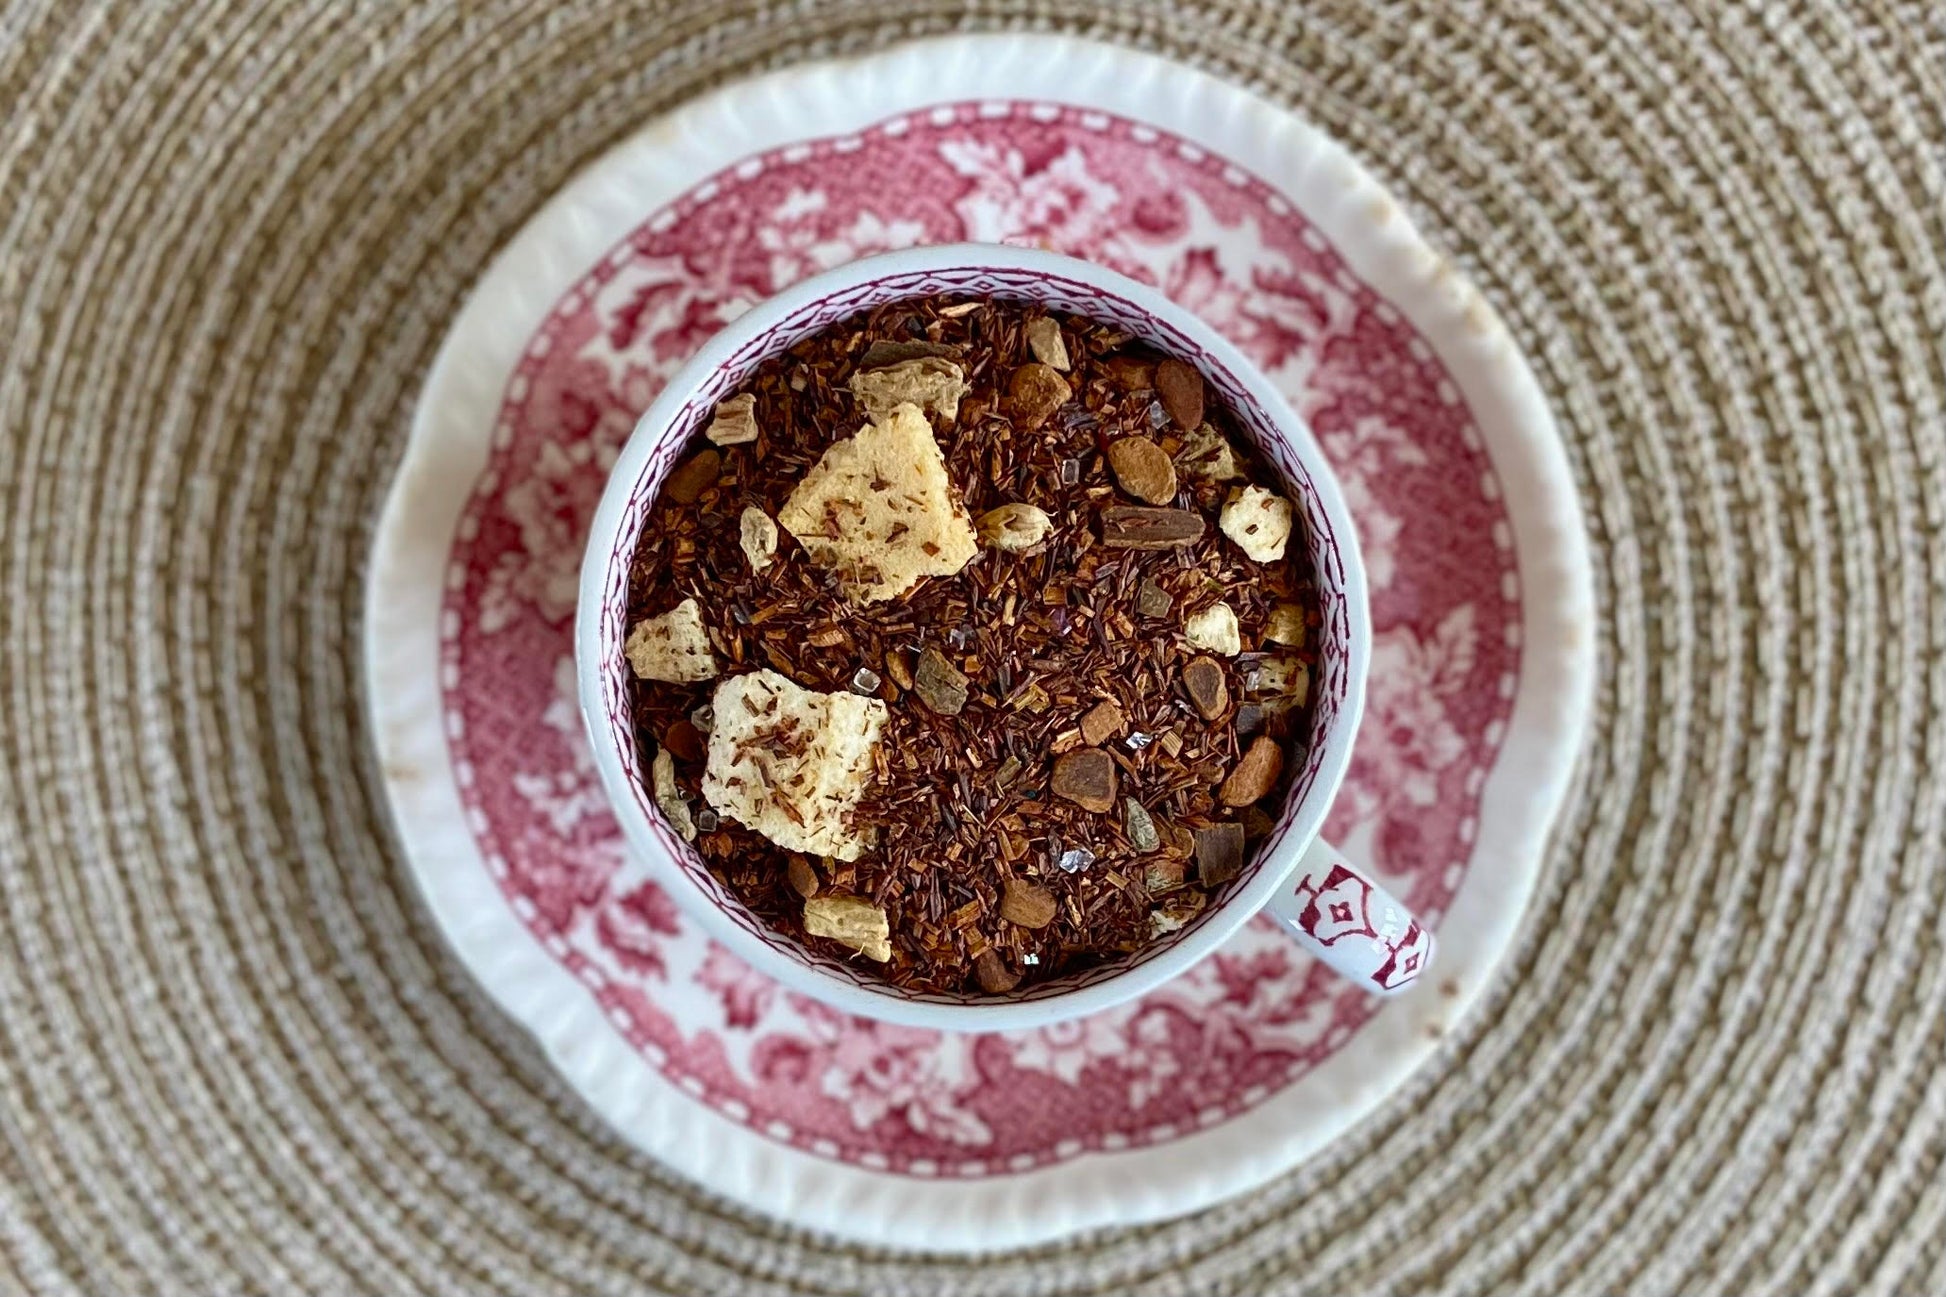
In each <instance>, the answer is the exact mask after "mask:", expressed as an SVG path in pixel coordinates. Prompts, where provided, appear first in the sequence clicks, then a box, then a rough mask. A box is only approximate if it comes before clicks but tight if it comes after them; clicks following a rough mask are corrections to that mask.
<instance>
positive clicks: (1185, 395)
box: [1155, 356, 1203, 432]
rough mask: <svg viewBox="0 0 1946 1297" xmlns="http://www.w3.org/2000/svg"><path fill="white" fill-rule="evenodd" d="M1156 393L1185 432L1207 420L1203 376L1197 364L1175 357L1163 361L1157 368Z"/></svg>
mask: <svg viewBox="0 0 1946 1297" xmlns="http://www.w3.org/2000/svg"><path fill="white" fill-rule="evenodd" d="M1155 394H1156V396H1157V397H1159V398H1161V401H1162V405H1163V408H1164V409H1166V410H1168V411H1169V417H1170V418H1171V419H1173V420H1174V421H1175V424H1176V426H1177V427H1178V428H1181V429H1182V430H1183V431H1184V432H1188V431H1189V430H1190V429H1192V428H1195V427H1197V426H1199V425H1200V424H1201V423H1202V422H1203V376H1202V375H1201V374H1199V373H1197V372H1196V368H1195V366H1193V365H1190V364H1188V363H1186V362H1184V361H1180V360H1177V359H1176V358H1175V357H1174V356H1170V357H1169V358H1167V359H1166V360H1164V361H1162V362H1161V363H1160V364H1158V365H1157V366H1156V367H1155Z"/></svg>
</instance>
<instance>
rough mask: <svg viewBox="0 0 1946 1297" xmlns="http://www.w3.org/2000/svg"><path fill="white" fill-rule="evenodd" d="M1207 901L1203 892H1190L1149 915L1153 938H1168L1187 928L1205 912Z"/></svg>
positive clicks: (1150, 930)
mask: <svg viewBox="0 0 1946 1297" xmlns="http://www.w3.org/2000/svg"><path fill="white" fill-rule="evenodd" d="M1204 904H1205V901H1204V899H1203V895H1202V893H1201V892H1189V893H1187V894H1185V895H1182V896H1179V897H1176V898H1175V899H1174V900H1172V901H1170V902H1169V903H1168V904H1167V905H1164V906H1162V907H1161V908H1160V909H1157V910H1156V911H1154V912H1153V913H1152V914H1150V915H1149V932H1150V933H1151V935H1153V936H1157V937H1161V936H1166V935H1168V934H1169V933H1171V932H1176V931H1179V930H1180V929H1182V928H1184V927H1186V926H1187V925H1188V923H1189V921H1190V920H1191V919H1193V918H1195V917H1196V916H1197V915H1199V914H1201V913H1202V912H1203V906H1204Z"/></svg>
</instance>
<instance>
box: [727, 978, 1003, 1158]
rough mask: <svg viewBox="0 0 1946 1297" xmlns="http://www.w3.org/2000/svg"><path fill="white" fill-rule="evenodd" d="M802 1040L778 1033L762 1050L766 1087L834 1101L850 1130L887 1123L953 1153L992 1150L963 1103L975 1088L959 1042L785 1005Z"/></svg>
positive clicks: (801, 1001) (802, 1002)
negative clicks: (793, 1088)
mask: <svg viewBox="0 0 1946 1297" xmlns="http://www.w3.org/2000/svg"><path fill="white" fill-rule="evenodd" d="M790 999H791V1002H792V1006H793V1007H794V1008H795V1009H796V1010H797V1012H798V1015H799V1017H800V1018H801V1020H802V1023H803V1026H804V1028H805V1030H806V1034H805V1035H802V1036H799V1035H794V1034H788V1033H784V1032H779V1033H777V1034H776V1035H774V1036H773V1038H772V1039H771V1040H769V1041H767V1042H765V1043H764V1045H763V1046H762V1047H761V1048H762V1049H763V1053H764V1056H763V1057H762V1058H761V1060H760V1061H759V1062H758V1064H757V1066H758V1069H759V1075H760V1077H762V1078H763V1079H765V1080H772V1081H792V1082H794V1083H799V1084H801V1083H803V1082H805V1081H809V1082H810V1083H811V1084H812V1085H813V1086H814V1088H815V1089H816V1091H817V1092H818V1093H819V1094H821V1095H823V1096H824V1097H826V1098H828V1099H832V1100H835V1101H836V1102H837V1104H838V1105H839V1106H840V1107H841V1108H842V1110H843V1111H844V1112H845V1113H846V1115H847V1116H848V1117H849V1118H850V1121H851V1124H852V1126H853V1128H854V1129H856V1130H860V1131H873V1130H876V1129H878V1128H880V1127H881V1126H883V1125H884V1124H886V1123H887V1122H893V1123H896V1124H899V1125H902V1126H903V1127H904V1128H905V1129H906V1130H908V1131H910V1132H911V1133H912V1134H915V1135H920V1136H925V1137H929V1138H931V1139H934V1140H939V1141H942V1142H944V1143H945V1144H947V1145H950V1146H955V1147H976V1146H978V1145H982V1144H988V1143H991V1142H992V1140H993V1131H992V1130H991V1129H990V1128H989V1127H988V1125H987V1124H986V1122H985V1121H983V1120H982V1119H981V1118H980V1116H979V1115H978V1114H977V1113H975V1112H974V1111H973V1110H972V1109H971V1108H969V1107H967V1106H966V1105H965V1103H964V1099H965V1097H966V1096H967V1095H969V1094H970V1093H972V1092H973V1091H974V1090H976V1089H977V1088H978V1085H977V1081H976V1079H975V1078H974V1077H972V1076H971V1075H969V1073H968V1068H967V1066H966V1054H967V1049H966V1042H965V1039H964V1038H963V1037H951V1036H943V1035H942V1034H941V1033H939V1032H936V1031H920V1030H917V1029H915V1028H911V1027H897V1026H893V1025H891V1024H889V1023H878V1022H865V1021H861V1020H859V1019H855V1018H848V1017H845V1016H844V1015H842V1014H840V1013H837V1012H835V1011H833V1010H831V1009H828V1008H826V1007H825V1006H823V1005H821V1004H818V1003H817V1002H816V1001H813V1000H808V999H805V998H803V997H801V996H793V997H790Z"/></svg>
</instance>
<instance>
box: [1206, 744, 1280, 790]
mask: <svg viewBox="0 0 1946 1297" xmlns="http://www.w3.org/2000/svg"><path fill="white" fill-rule="evenodd" d="M1283 771H1284V750H1283V749H1282V748H1280V747H1278V746H1277V741H1276V740H1275V739H1273V738H1271V737H1270V736H1269V735H1268V734H1259V735H1258V736H1257V737H1256V738H1255V739H1254V740H1252V742H1251V744H1250V749H1249V751H1247V752H1245V753H1244V754H1243V760H1241V761H1239V762H1237V764H1236V769H1234V770H1232V771H1230V777H1229V778H1228V779H1225V780H1224V781H1223V787H1222V788H1221V789H1219V790H1218V791H1217V800H1219V801H1221V802H1222V803H1223V804H1224V805H1225V806H1248V805H1250V803H1252V802H1254V801H1256V800H1257V799H1259V798H1261V797H1267V796H1269V794H1270V790H1271V789H1272V788H1274V787H1276V785H1277V776H1278V775H1280V774H1282V773H1283Z"/></svg>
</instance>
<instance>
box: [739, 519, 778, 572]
mask: <svg viewBox="0 0 1946 1297" xmlns="http://www.w3.org/2000/svg"><path fill="white" fill-rule="evenodd" d="M737 538H738V540H739V541H740V542H741V543H742V545H743V556H744V557H745V558H747V559H749V560H750V570H751V571H752V572H761V571H763V570H764V569H765V568H767V567H769V566H770V561H771V560H772V559H773V558H776V557H777V524H776V523H775V522H773V521H772V520H771V517H770V515H769V514H767V513H765V512H764V511H763V510H762V509H759V508H758V507H757V506H756V505H754V504H753V505H751V506H750V507H749V508H747V509H745V510H744V511H743V515H742V516H741V517H739V518H738V519H737Z"/></svg>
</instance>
